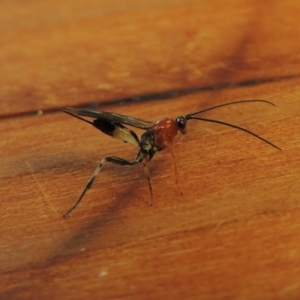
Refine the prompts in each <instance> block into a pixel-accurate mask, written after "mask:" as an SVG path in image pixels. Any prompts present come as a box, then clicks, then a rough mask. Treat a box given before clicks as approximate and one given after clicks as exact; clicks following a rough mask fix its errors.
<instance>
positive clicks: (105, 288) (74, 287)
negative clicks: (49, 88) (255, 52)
mask: <svg viewBox="0 0 300 300" xmlns="http://www.w3.org/2000/svg"><path fill="white" fill-rule="evenodd" d="M280 85H281V86H279V85H278V83H273V84H268V85H267V86H266V85H262V86H256V87H253V88H247V89H244V88H240V89H237V88H236V89H232V90H227V91H224V92H222V93H211V92H205V93H202V94H201V97H200V98H202V99H204V102H205V101H206V102H207V103H210V104H215V103H217V102H218V100H212V99H218V98H219V97H221V98H222V99H225V100H226V99H227V100H228V99H232V98H235V95H236V94H240V95H241V97H242V98H247V97H248V95H249V94H252V95H263V96H264V98H270V97H271V96H273V97H274V95H275V92H274V91H276V89H279V88H280V90H285V91H286V95H285V98H284V101H281V102H280V101H279V99H276V97H275V99H274V101H275V102H277V100H278V107H277V108H273V107H269V106H267V107H266V106H264V105H260V104H253V105H241V106H239V107H230V108H229V107H228V108H222V109H221V110H219V111H214V112H210V113H209V114H207V116H209V117H215V118H219V119H225V120H227V121H231V122H232V123H235V124H240V125H243V126H245V127H247V128H249V129H252V130H253V131H255V132H257V133H259V134H261V135H262V136H264V137H266V138H268V139H270V140H272V141H273V142H274V143H276V144H278V145H279V146H281V147H282V148H283V151H278V150H276V149H273V148H271V147H269V146H268V145H265V144H264V143H262V142H261V141H259V140H256V139H254V138H252V137H251V136H248V135H246V134H244V133H240V132H236V131H234V130H233V129H230V128H227V127H221V126H218V125H209V124H203V123H199V122H197V121H194V122H192V121H191V123H190V124H189V128H188V129H189V132H188V134H187V135H186V136H185V137H183V139H182V140H181V142H179V144H178V145H177V147H176V149H175V154H176V157H177V164H178V167H179V174H178V177H179V182H180V186H181V188H182V190H183V192H184V194H183V195H182V196H181V195H180V194H179V193H178V190H177V188H176V185H175V180H174V169H173V164H172V159H171V157H170V154H169V153H168V151H164V152H162V153H159V154H158V155H157V157H155V158H154V160H153V162H152V163H151V173H152V179H153V188H154V206H153V207H150V206H149V191H148V187H147V184H146V181H145V180H144V178H143V172H142V167H141V166H136V167H120V166H113V165H107V166H106V167H105V168H104V169H103V170H102V172H101V174H100V176H99V178H98V179H97V181H96V183H95V186H94V187H93V189H92V190H91V191H90V192H88V194H87V196H86V197H85V198H84V200H83V202H82V203H81V204H80V206H79V207H78V208H77V209H76V210H75V211H74V213H73V214H72V216H70V217H69V218H66V219H64V218H62V214H63V213H64V212H65V211H66V210H67V209H68V208H69V206H70V205H71V204H73V201H75V200H76V198H77V197H78V195H79V193H80V192H81V190H82V188H83V185H84V183H85V182H86V180H87V178H88V177H89V176H90V175H91V173H92V171H93V169H94V167H95V165H96V163H97V161H99V159H101V158H102V157H103V156H105V155H108V154H115V155H118V154H119V155H122V156H124V157H127V158H130V157H134V155H135V149H134V148H133V147H131V146H130V145H126V144H122V143H119V142H118V141H115V140H113V139H111V138H110V137H106V136H103V135H102V134H101V133H99V132H98V131H96V130H95V129H94V128H91V127H89V126H88V125H87V124H85V123H83V122H80V121H78V120H76V119H73V118H70V117H69V116H67V115H64V114H63V113H55V114H49V115H43V116H36V117H24V118H16V119H11V120H6V121H5V122H2V123H1V127H0V132H1V136H6V137H7V138H6V139H5V141H4V140H2V143H1V153H2V154H3V157H4V159H3V162H2V172H1V184H0V194H1V195H2V197H1V199H2V201H1V212H2V217H1V220H2V222H1V225H2V226H1V229H0V235H1V236H2V243H1V262H0V265H1V284H0V286H1V291H2V295H3V297H4V298H7V299H8V298H9V299H16V298H24V299H29V298H32V297H34V296H35V297H39V298H48V297H49V296H50V295H51V297H53V298H61V299H74V298H83V297H84V298H86V297H93V296H94V297H95V298H98V299H99V298H100V299H111V298H121V297H122V298H125V299H132V298H135V299H136V298H139V299H154V298H155V299H165V298H166V297H167V296H168V295H169V297H171V298H174V299H181V298H182V297H183V295H185V296H186V297H189V298H199V297H200V296H201V298H203V299H216V298H219V299H222V298H238V297H241V296H243V297H246V298H251V296H255V298H256V299H274V298H276V297H277V298H282V299H286V298H289V299H296V298H297V296H298V295H299V286H298V285H297V280H296V278H297V276H299V274H300V268H299V251H298V250H297V249H298V238H297V232H298V231H299V226H300V223H299V210H298V208H299V197H298V195H299V192H300V186H299V183H298V178H299V175H300V168H299V165H300V164H299V161H300V158H299V139H298V124H299V119H300V117H299V113H298V111H297V107H298V103H297V101H295V96H296V94H295V93H294V87H295V86H297V85H298V83H297V82H295V81H294V82H291V81H289V82H282V83H281V84H280ZM279 93H281V92H280V91H279ZM281 96H282V95H281V94H279V96H277V97H281ZM202 99H201V100H199V95H192V96H186V97H183V98H179V99H176V100H174V101H173V102H172V103H170V102H165V103H164V102H163V101H160V102H157V103H155V105H154V103H153V104H152V105H151V109H149V104H147V103H142V104H139V105H137V104H134V105H128V106H124V107H111V108H110V110H114V111H117V112H120V113H124V114H131V112H132V114H133V115H137V116H141V117H144V118H145V119H154V120H155V119H156V118H159V117H160V116H163V115H166V114H168V115H169V114H170V115H171V116H174V117H175V116H176V115H179V114H181V113H182V112H184V111H185V110H186V109H187V108H186V106H187V105H186V103H189V108H188V109H189V111H193V110H194V109H198V108H199V107H200V103H201V102H202V101H203V100H202ZM192 106H193V107H194V108H193V109H192ZM202 107H203V106H202Z"/></svg>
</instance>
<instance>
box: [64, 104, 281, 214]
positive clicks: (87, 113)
mask: <svg viewBox="0 0 300 300" xmlns="http://www.w3.org/2000/svg"><path fill="white" fill-rule="evenodd" d="M253 102H260V103H266V104H270V105H273V106H275V105H274V104H273V103H272V102H270V101H267V100H238V101H233V102H227V103H224V104H220V105H216V106H212V107H209V108H206V109H203V110H200V111H196V112H194V113H190V114H187V115H186V116H179V117H177V118H176V119H175V120H174V119H172V118H170V117H166V118H163V119H160V120H158V121H156V122H155V123H153V122H150V121H145V120H142V119H138V118H133V117H129V116H125V115H121V114H117V113H113V112H104V111H102V112H99V111H94V110H89V109H77V108H64V109H62V111H64V112H65V113H67V114H69V115H71V116H73V117H76V118H78V119H80V120H82V121H84V122H87V123H89V124H91V125H93V126H94V127H96V128H97V129H99V130H100V131H102V132H103V133H105V134H107V135H109V136H111V137H113V138H115V139H118V140H120V141H123V142H126V143H130V144H133V145H135V146H137V147H138V148H139V150H138V153H137V155H136V157H135V159H134V160H132V161H129V160H126V159H124V158H121V157H117V156H106V157H104V158H103V159H102V160H101V161H100V163H99V164H98V165H97V167H96V169H95V171H94V173H93V175H92V176H91V178H90V179H89V180H88V182H87V184H86V186H85V188H84V190H83V191H82V193H81V195H80V197H79V198H78V200H77V201H76V202H75V204H74V205H73V206H72V207H71V208H70V209H69V210H68V211H67V212H66V213H65V214H64V216H66V215H68V214H69V213H70V212H71V211H72V210H74V209H75V208H76V206H77V205H78V204H79V202H80V201H81V200H82V198H83V196H84V195H85V193H86V191H87V190H88V189H90V188H91V187H92V185H93V182H94V180H95V178H96V176H97V175H98V173H99V171H100V169H101V167H102V166H103V164H104V163H105V162H111V163H114V164H118V165H122V166H125V165H135V164H138V163H141V162H142V163H143V165H144V170H145V175H146V178H147V181H148V185H149V190H150V194H151V204H152V202H153V191H152V186H151V181H150V173H149V170H148V162H150V160H151V159H152V158H153V156H154V155H155V153H156V152H157V151H162V150H164V149H165V148H167V147H168V148H170V150H171V153H172V156H173V158H174V154H173V146H174V143H175V140H176V136H177V134H178V133H179V132H180V133H181V134H185V133H186V125H187V122H188V121H189V120H200V121H204V122H211V123H217V124H221V125H225V126H229V127H232V128H235V129H238V130H242V131H244V132H246V133H248V134H251V135H253V136H254V137H256V138H258V139H260V140H261V141H263V142H265V143H267V144H269V145H270V146H272V147H274V148H276V149H278V150H281V149H280V148H279V147H278V146H276V145H275V144H273V143H271V142H270V141H268V140H266V139H264V138H263V137H261V136H259V135H258V134H256V133H254V132H252V131H250V130H248V129H246V128H243V127H240V126H237V125H233V124H230V123H227V122H223V121H219V120H214V119H208V118H202V117H199V116H197V115H199V114H201V113H204V112H207V111H209V110H213V109H216V108H220V107H223V106H228V105H234V104H238V103H253ZM83 117H88V118H92V119H94V120H93V121H90V120H88V119H85V118H83ZM125 125H129V126H131V127H135V128H139V129H143V130H145V132H144V133H143V134H142V136H141V138H140V139H139V138H138V136H137V134H136V133H135V132H134V131H132V130H130V129H128V128H127V127H126V126H125ZM174 162H175V159H174ZM175 174H176V162H175ZM176 183H177V177H176ZM177 186H178V183H177Z"/></svg>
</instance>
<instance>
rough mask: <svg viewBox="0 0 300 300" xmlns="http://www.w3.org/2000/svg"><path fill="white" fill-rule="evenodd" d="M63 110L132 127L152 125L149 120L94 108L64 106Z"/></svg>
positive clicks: (145, 127) (143, 127) (144, 127)
mask: <svg viewBox="0 0 300 300" xmlns="http://www.w3.org/2000/svg"><path fill="white" fill-rule="evenodd" d="M63 111H64V112H66V113H69V114H71V115H74V116H76V115H77V116H84V117H90V118H95V119H100V120H103V121H107V122H110V123H121V124H126V125H129V126H132V127H136V128H140V129H145V130H147V129H149V128H150V127H151V126H152V125H153V122H150V121H145V120H142V119H138V118H134V117H129V116H125V115H121V114H117V113H113V112H108V111H95V110H89V109H77V108H65V109H63Z"/></svg>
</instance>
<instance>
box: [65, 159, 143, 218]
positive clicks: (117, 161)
mask: <svg viewBox="0 0 300 300" xmlns="http://www.w3.org/2000/svg"><path fill="white" fill-rule="evenodd" d="M140 161H141V160H140V157H137V158H136V159H135V160H134V161H128V160H126V159H123V158H120V157H116V156H107V157H105V158H103V159H102V160H101V161H100V163H99V164H98V165H97V168H96V169H95V171H94V173H93V175H92V176H91V178H90V179H89V180H88V182H87V184H86V186H85V188H84V190H83V191H82V193H81V195H80V197H79V199H78V200H77V201H76V202H75V204H74V205H73V206H72V207H71V208H70V209H69V210H68V211H67V212H66V213H65V214H64V217H65V216H66V215H68V214H69V213H70V212H71V211H72V210H74V209H75V208H76V206H77V205H78V204H79V203H80V201H81V200H82V198H83V196H84V195H85V193H86V191H87V190H88V189H90V188H91V187H92V185H93V183H94V180H95V179H96V177H97V175H98V173H99V172H100V170H101V167H102V166H103V164H104V163H106V162H111V163H114V164H117V165H122V166H125V165H135V164H137V163H139V162H140Z"/></svg>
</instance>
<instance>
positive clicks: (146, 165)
mask: <svg viewBox="0 0 300 300" xmlns="http://www.w3.org/2000/svg"><path fill="white" fill-rule="evenodd" d="M148 163H149V158H148V157H144V159H143V166H144V172H145V175H146V179H147V181H148V186H149V190H150V195H151V199H150V205H153V191H152V185H151V177H150V172H149V168H148Z"/></svg>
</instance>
